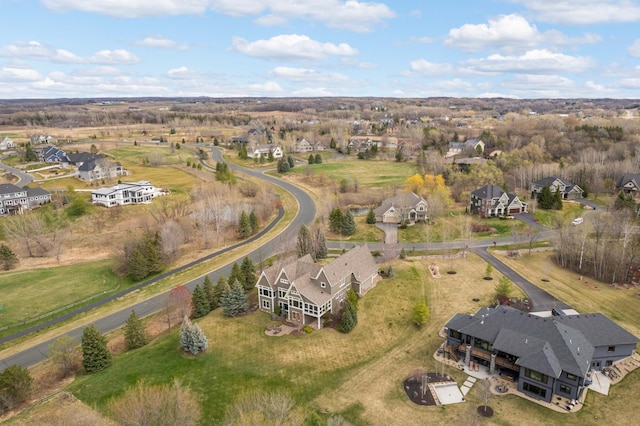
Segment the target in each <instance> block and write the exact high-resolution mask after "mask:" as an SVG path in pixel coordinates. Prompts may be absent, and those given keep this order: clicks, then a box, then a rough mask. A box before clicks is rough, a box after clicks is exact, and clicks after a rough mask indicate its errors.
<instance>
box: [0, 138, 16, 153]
mask: <svg viewBox="0 0 640 426" xmlns="http://www.w3.org/2000/svg"><path fill="white" fill-rule="evenodd" d="M15 147H16V143H15V142H14V141H13V139H11V138H10V137H8V136H6V137H3V138H2V139H0V151H6V150H8V149H13V148H15Z"/></svg>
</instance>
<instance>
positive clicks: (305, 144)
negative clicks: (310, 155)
mask: <svg viewBox="0 0 640 426" xmlns="http://www.w3.org/2000/svg"><path fill="white" fill-rule="evenodd" d="M325 149H326V148H325V146H324V145H323V144H322V143H320V142H309V141H308V140H306V139H304V138H302V139H300V140H299V141H297V142H295V143H294V144H293V152H296V153H304V152H314V151H324V150H325Z"/></svg>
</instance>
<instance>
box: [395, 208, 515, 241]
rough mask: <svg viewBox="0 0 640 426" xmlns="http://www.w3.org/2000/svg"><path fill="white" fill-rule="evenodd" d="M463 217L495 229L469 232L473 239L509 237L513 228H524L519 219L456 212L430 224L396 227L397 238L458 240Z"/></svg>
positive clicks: (408, 239)
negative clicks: (485, 217) (482, 217)
mask: <svg viewBox="0 0 640 426" xmlns="http://www.w3.org/2000/svg"><path fill="white" fill-rule="evenodd" d="M465 218H468V220H469V223H470V224H478V225H482V226H488V227H490V228H494V229H495V231H489V232H473V233H471V239H474V240H475V239H484V238H500V237H510V236H511V235H512V231H513V230H516V231H517V232H518V233H519V234H520V235H521V234H522V232H523V231H524V230H525V228H526V225H525V224H524V223H522V222H520V221H519V220H502V219H498V218H492V219H480V218H478V217H477V216H464V215H462V214H461V213H458V215H457V216H456V215H454V216H452V215H449V216H443V217H441V218H438V219H436V220H435V223H434V224H432V225H426V224H424V223H416V224H415V225H412V226H407V227H406V228H405V229H398V239H399V240H400V242H402V243H407V244H413V243H416V244H418V243H426V242H432V243H434V242H443V241H449V240H460V239H461V238H464V234H463V227H464V223H465V222H464V221H463V220H464V219H465ZM467 235H468V234H467Z"/></svg>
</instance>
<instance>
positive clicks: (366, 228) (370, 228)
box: [326, 216, 384, 243]
mask: <svg viewBox="0 0 640 426" xmlns="http://www.w3.org/2000/svg"><path fill="white" fill-rule="evenodd" d="M354 220H355V222H356V226H357V228H356V233H355V234H353V235H351V236H348V237H345V236H340V235H338V234H334V233H333V232H330V231H329V232H327V235H326V237H327V239H329V240H332V241H366V242H369V243H373V242H382V241H384V232H383V231H382V230H381V229H379V228H377V227H376V226H375V225H370V224H368V223H367V217H366V216H355V217H354Z"/></svg>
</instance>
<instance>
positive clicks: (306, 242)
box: [296, 223, 315, 260]
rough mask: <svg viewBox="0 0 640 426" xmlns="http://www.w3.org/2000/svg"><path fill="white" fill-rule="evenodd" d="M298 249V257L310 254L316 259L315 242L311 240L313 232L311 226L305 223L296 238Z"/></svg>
mask: <svg viewBox="0 0 640 426" xmlns="http://www.w3.org/2000/svg"><path fill="white" fill-rule="evenodd" d="M296 250H297V254H298V257H302V256H305V255H307V254H310V255H311V257H312V258H313V259H314V260H315V252H314V250H313V242H312V241H311V232H309V228H307V226H306V225H305V224H304V223H303V224H302V225H300V229H299V230H298V238H297V239H296Z"/></svg>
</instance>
